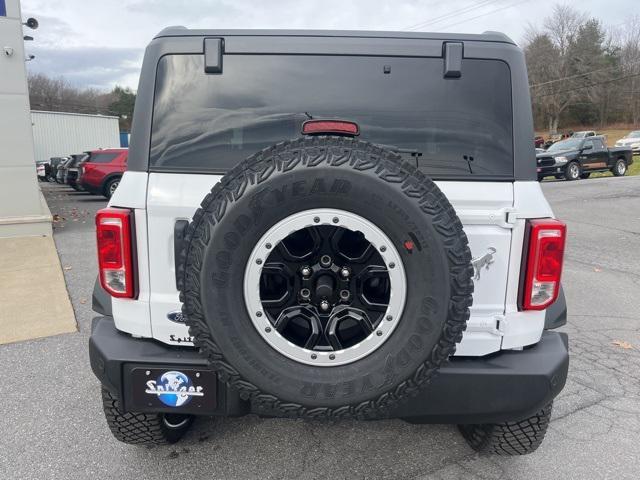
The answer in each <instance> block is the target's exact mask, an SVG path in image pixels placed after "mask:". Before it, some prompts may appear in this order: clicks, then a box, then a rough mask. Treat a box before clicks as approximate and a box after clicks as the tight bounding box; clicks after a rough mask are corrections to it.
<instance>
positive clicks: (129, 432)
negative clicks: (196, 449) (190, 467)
mask: <svg viewBox="0 0 640 480" xmlns="http://www.w3.org/2000/svg"><path fill="white" fill-rule="evenodd" d="M102 408H103V410H104V415H105V418H106V419H107V425H108V426H109V429H110V430H111V433H112V434H113V436H114V437H116V439H118V440H120V441H121V442H124V443H129V444H132V445H163V444H167V443H175V442H177V441H178V440H180V438H182V436H183V435H184V434H185V433H186V432H187V430H189V427H190V426H191V424H192V423H193V416H192V415H181V414H175V413H135V412H123V411H122V410H121V409H120V405H119V401H118V399H117V398H116V397H114V396H113V395H112V394H111V392H109V390H107V389H106V388H104V387H102Z"/></svg>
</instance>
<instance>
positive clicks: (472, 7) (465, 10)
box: [404, 0, 499, 30]
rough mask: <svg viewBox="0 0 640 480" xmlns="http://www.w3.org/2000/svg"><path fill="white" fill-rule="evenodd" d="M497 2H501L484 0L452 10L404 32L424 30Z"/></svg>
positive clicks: (412, 26)
mask: <svg viewBox="0 0 640 480" xmlns="http://www.w3.org/2000/svg"><path fill="white" fill-rule="evenodd" d="M497 1H499V0H483V1H481V2H479V3H474V4H472V5H468V6H466V7H463V8H459V9H456V10H452V11H451V12H449V13H445V14H443V15H439V16H437V17H434V18H431V19H429V20H424V21H422V22H420V23H416V24H415V25H411V26H409V27H405V28H404V30H416V29H418V28H423V27H426V26H428V25H433V24H434V23H440V22H442V21H445V20H449V19H450V18H452V17H455V16H457V15H461V14H464V13H469V12H472V11H473V10H477V9H478V8H482V7H485V6H487V5H490V4H492V3H495V2H497Z"/></svg>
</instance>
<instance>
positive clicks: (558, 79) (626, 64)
mask: <svg viewBox="0 0 640 480" xmlns="http://www.w3.org/2000/svg"><path fill="white" fill-rule="evenodd" d="M637 63H640V60H637V61H635V62H629V63H625V64H621V65H613V66H611V67H605V68H600V69H598V70H591V71H590V72H585V73H578V74H576V75H569V76H567V77H561V78H556V79H555V80H549V81H547V82H541V83H536V84H533V85H529V88H536V87H542V86H544V85H549V84H552V83H557V82H561V81H563V80H570V79H572V78H579V77H585V76H587V75H591V74H593V73H598V72H605V71H607V70H615V69H616V68H623V67H628V66H630V65H634V64H637Z"/></svg>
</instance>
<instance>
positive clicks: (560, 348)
mask: <svg viewBox="0 0 640 480" xmlns="http://www.w3.org/2000/svg"><path fill="white" fill-rule="evenodd" d="M89 357H90V361H91V368H92V370H93V372H94V374H95V375H96V377H98V379H99V380H100V382H101V383H102V384H103V385H104V386H105V387H106V388H108V389H109V390H110V391H111V392H112V393H113V394H114V395H116V396H117V397H118V398H119V399H120V401H121V403H122V407H123V409H124V410H125V411H127V410H129V409H130V405H131V404H132V403H133V392H132V391H133V387H132V385H131V372H132V371H133V370H134V369H135V368H136V367H142V368H149V369H166V370H167V371H169V370H178V371H179V370H180V369H191V370H198V371H207V370H208V368H207V362H206V360H205V359H203V358H202V357H200V355H199V354H198V352H197V351H196V350H194V349H192V348H175V347H170V346H167V345H164V344H161V343H159V342H156V341H153V340H148V339H135V338H133V337H131V336H129V335H127V334H124V333H121V332H119V331H118V330H116V328H115V326H114V323H113V319H112V318H111V317H98V318H95V319H94V321H93V325H92V333H91V338H90V340H89ZM568 367H569V353H568V339H567V335H566V334H564V333H556V332H548V331H547V332H544V333H543V335H542V338H541V340H540V342H538V343H537V344H536V345H534V346H533V347H530V348H527V349H525V350H522V351H503V352H500V353H496V354H493V355H490V356H487V357H482V358H471V357H466V358H464V357H463V358H458V357H455V358H452V359H451V361H450V362H449V363H448V364H446V365H445V366H443V367H442V368H440V370H439V373H438V375H437V376H436V377H435V378H434V379H433V380H432V381H431V383H430V384H429V385H428V386H427V387H425V388H424V389H423V390H422V391H421V392H420V393H419V394H418V396H417V397H414V398H411V399H410V400H409V401H407V402H405V403H403V404H402V405H401V406H400V407H398V408H397V409H395V410H394V411H392V412H391V414H390V416H391V417H398V418H406V419H410V420H411V419H413V420H417V421H420V422H427V423H487V422H501V421H509V420H518V419H522V418H526V417H528V416H530V415H532V414H533V413H535V412H536V411H538V410H539V409H540V408H542V407H543V406H544V405H546V404H548V403H549V402H550V401H551V400H553V398H555V397H556V395H558V393H560V391H561V390H562V388H563V387H564V384H565V381H566V378H567V371H568ZM136 388H139V387H138V386H136ZM215 395H216V399H215V402H214V404H215V408H212V409H208V410H201V411H197V412H196V413H197V414H199V415H226V416H238V415H244V414H247V413H252V412H251V407H250V404H249V403H248V402H245V401H242V400H240V398H239V396H238V394H237V392H236V391H235V390H234V389H232V388H229V387H228V386H227V385H226V384H225V383H223V382H220V381H217V386H216V388H215ZM137 410H142V411H168V412H175V413H179V412H180V411H181V410H180V407H166V408H158V407H157V406H154V407H149V408H148V409H147V408H138V409H137ZM185 413H186V412H185ZM189 413H194V412H193V410H190V411H189ZM254 413H255V412H254Z"/></svg>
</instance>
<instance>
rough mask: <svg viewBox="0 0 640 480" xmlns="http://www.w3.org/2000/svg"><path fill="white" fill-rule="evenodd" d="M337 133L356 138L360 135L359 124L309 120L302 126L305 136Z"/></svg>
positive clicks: (341, 121) (343, 121)
mask: <svg viewBox="0 0 640 480" xmlns="http://www.w3.org/2000/svg"><path fill="white" fill-rule="evenodd" d="M329 133H336V134H338V135H349V136H353V137H355V136H356V135H360V129H359V128H358V124H357V123H354V122H347V121H345V120H307V121H306V122H304V123H303V124H302V134H303V135H313V134H316V135H322V134H329Z"/></svg>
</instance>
